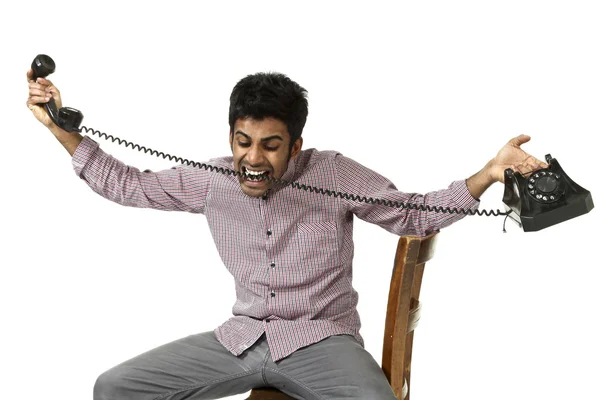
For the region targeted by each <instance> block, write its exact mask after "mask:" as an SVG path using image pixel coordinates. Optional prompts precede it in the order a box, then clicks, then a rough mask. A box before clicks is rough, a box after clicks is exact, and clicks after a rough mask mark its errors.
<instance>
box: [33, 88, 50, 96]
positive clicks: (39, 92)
mask: <svg viewBox="0 0 600 400" xmlns="http://www.w3.org/2000/svg"><path fill="white" fill-rule="evenodd" d="M29 96H40V97H47V96H48V92H46V91H45V90H40V89H29Z"/></svg>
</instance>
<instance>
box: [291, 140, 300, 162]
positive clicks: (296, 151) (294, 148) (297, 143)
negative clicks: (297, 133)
mask: <svg viewBox="0 0 600 400" xmlns="http://www.w3.org/2000/svg"><path fill="white" fill-rule="evenodd" d="M300 150H302V137H299V138H298V139H296V141H295V142H294V144H293V145H292V151H291V152H290V160H293V159H294V158H296V156H297V155H298V154H300Z"/></svg>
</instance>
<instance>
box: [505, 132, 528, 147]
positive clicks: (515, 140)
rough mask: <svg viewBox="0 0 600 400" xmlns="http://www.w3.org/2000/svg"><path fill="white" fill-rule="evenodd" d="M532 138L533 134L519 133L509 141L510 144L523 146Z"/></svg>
mask: <svg viewBox="0 0 600 400" xmlns="http://www.w3.org/2000/svg"><path fill="white" fill-rule="evenodd" d="M530 139H531V136H528V135H519V136H517V137H514V138H512V139H510V140H509V141H508V143H509V144H511V145H513V146H517V147H519V146H521V145H522V144H523V143H527V142H529V140H530Z"/></svg>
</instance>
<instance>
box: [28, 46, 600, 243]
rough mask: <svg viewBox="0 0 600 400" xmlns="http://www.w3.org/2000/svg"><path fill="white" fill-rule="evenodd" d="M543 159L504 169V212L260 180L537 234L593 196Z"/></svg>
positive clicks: (77, 119) (78, 117) (50, 67)
mask: <svg viewBox="0 0 600 400" xmlns="http://www.w3.org/2000/svg"><path fill="white" fill-rule="evenodd" d="M31 69H32V70H33V75H34V76H33V79H34V80H35V79H37V78H44V77H46V76H48V75H49V74H51V73H53V72H54V70H55V69H56V65H55V63H54V61H53V60H52V58H50V57H49V56H47V55H44V54H40V55H38V56H37V57H36V58H35V59H34V60H33V62H32V64H31ZM44 107H45V109H46V111H47V112H48V115H49V116H50V118H51V119H52V121H53V122H54V123H55V124H56V125H58V126H59V127H61V128H62V129H64V130H65V131H67V132H82V131H84V130H85V131H86V132H87V133H92V134H95V135H98V136H100V137H103V138H105V139H106V140H109V139H110V140H112V141H113V142H115V141H117V142H118V143H119V144H123V145H125V146H126V147H128V146H131V147H132V148H133V149H138V150H140V151H143V152H145V153H150V154H153V155H156V156H160V157H162V158H165V159H167V158H168V159H169V160H171V161H176V162H179V163H181V164H186V165H189V166H193V167H196V168H202V169H205V170H210V171H216V172H219V173H222V174H226V175H235V176H241V175H242V173H241V172H238V171H234V170H231V169H228V168H222V167H215V166H213V165H209V164H204V163H198V162H195V161H189V160H186V159H183V158H181V157H175V156H171V155H169V154H165V153H162V152H158V151H156V150H152V149H149V148H146V147H144V146H140V145H137V144H133V143H131V142H128V141H126V140H122V139H119V138H116V137H114V136H112V135H107V134H106V133H102V132H100V131H96V130H94V129H91V128H87V127H85V126H82V127H81V128H80V127H79V125H80V124H81V122H82V121H83V114H82V113H81V112H80V111H78V110H76V109H74V108H69V107H63V108H61V109H60V110H59V109H57V106H56V103H55V102H54V99H50V101H48V102H47V103H45V104H44ZM546 161H547V163H548V164H549V167H548V168H546V169H542V170H538V171H535V173H533V174H525V175H530V177H529V178H525V177H523V176H522V175H521V174H520V173H519V172H513V171H512V170H511V169H507V170H505V172H504V183H505V191H504V197H503V199H502V201H503V202H504V204H505V208H506V212H501V211H500V210H495V211H494V210H471V209H457V208H449V207H437V206H429V205H423V204H410V203H402V202H397V201H390V200H382V199H373V198H371V197H364V196H357V195H353V194H348V193H342V192H337V191H333V190H328V189H322V188H318V187H315V186H309V185H305V184H302V183H298V182H286V181H283V180H281V179H276V178H272V177H270V176H267V177H264V178H261V179H266V180H269V181H272V182H273V183H275V184H281V185H284V186H292V187H294V188H297V189H302V190H306V191H308V192H314V193H320V194H324V195H328V196H333V197H340V198H345V199H348V200H352V201H358V202H362V203H370V204H378V205H383V206H387V207H394V208H399V209H404V208H406V209H409V210H411V209H412V210H419V211H433V212H441V213H456V214H465V215H486V216H500V215H506V216H507V217H509V216H510V217H511V219H513V220H514V221H515V222H517V223H518V224H519V225H520V226H522V227H523V230H524V231H526V232H528V231H537V230H540V229H543V228H546V227H548V226H551V225H555V224H558V223H560V222H563V221H565V220H567V219H571V218H574V217H577V216H579V215H582V214H585V213H587V212H589V211H590V210H591V209H592V208H594V203H593V202H592V196H591V194H590V192H589V191H587V190H585V189H583V188H582V187H581V186H579V185H577V184H576V183H575V182H573V181H572V180H571V179H569V177H568V176H567V175H566V174H565V172H564V171H563V170H562V169H561V168H560V165H559V164H558V162H557V161H556V159H554V158H552V157H551V156H550V155H547V156H546Z"/></svg>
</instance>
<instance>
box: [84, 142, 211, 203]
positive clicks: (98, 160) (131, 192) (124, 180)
mask: <svg viewBox="0 0 600 400" xmlns="http://www.w3.org/2000/svg"><path fill="white" fill-rule="evenodd" d="M72 164H73V168H74V170H75V173H76V174H77V176H79V177H80V178H81V179H82V180H84V181H85V182H86V183H87V185H88V186H89V187H90V188H91V189H92V190H94V191H95V192H96V193H98V194H100V195H101V196H102V197H104V198H106V199H108V200H111V201H113V202H115V203H118V204H121V205H124V206H129V207H140V208H154V209H158V210H165V211H187V212H192V213H204V207H205V204H206V197H207V196H208V192H209V189H210V173H209V172H208V171H205V170H200V169H198V168H191V167H186V166H183V165H180V166H177V167H173V168H171V169H167V170H163V171H158V172H152V171H150V170H145V171H143V172H142V171H140V170H139V169H137V168H135V167H132V166H128V165H125V164H124V163H123V162H121V161H119V160H118V159H116V158H114V157H113V156H111V155H109V154H107V153H105V152H104V151H102V149H100V146H99V145H98V143H96V142H95V141H94V140H92V139H91V138H90V137H88V136H85V137H84V138H83V139H82V140H81V142H80V143H79V145H78V146H77V148H76V149H75V152H74V153H73V157H72Z"/></svg>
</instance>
